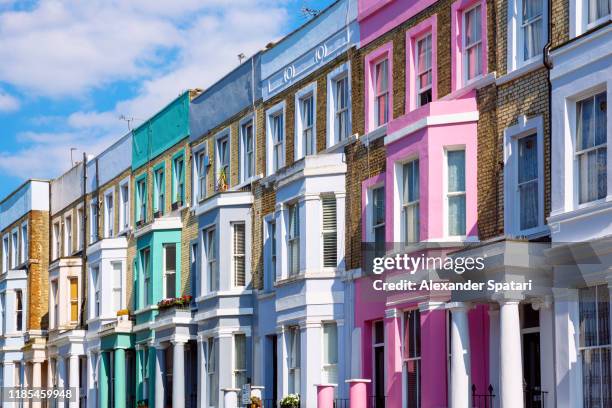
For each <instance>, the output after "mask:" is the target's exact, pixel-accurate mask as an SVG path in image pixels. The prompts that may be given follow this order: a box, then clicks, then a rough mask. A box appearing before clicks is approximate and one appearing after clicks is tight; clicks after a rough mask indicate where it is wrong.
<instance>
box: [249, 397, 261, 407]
mask: <svg viewBox="0 0 612 408" xmlns="http://www.w3.org/2000/svg"><path fill="white" fill-rule="evenodd" d="M262 406H263V405H262V403H261V398H259V397H256V396H254V395H253V396H252V397H251V408H261V407H262Z"/></svg>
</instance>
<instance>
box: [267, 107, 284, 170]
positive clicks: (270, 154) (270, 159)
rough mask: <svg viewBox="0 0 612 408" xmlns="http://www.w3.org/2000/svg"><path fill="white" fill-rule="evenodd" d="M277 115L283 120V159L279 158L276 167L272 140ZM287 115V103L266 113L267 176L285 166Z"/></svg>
mask: <svg viewBox="0 0 612 408" xmlns="http://www.w3.org/2000/svg"><path fill="white" fill-rule="evenodd" d="M276 115H281V116H282V118H283V126H282V130H283V141H282V143H280V145H281V153H282V157H279V158H278V166H277V167H276V168H275V167H274V150H275V144H274V141H273V140H272V137H273V133H272V118H273V117H274V116H276ZM286 116H287V115H286V114H285V102H284V101H283V102H280V103H278V104H276V105H274V106H273V107H271V108H270V109H268V110H267V111H266V175H268V176H269V175H271V174H274V173H275V172H276V171H278V170H279V169H280V168H283V167H284V166H285V143H286V141H287V135H286V133H287V132H286Z"/></svg>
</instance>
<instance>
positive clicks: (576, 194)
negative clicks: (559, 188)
mask: <svg viewBox="0 0 612 408" xmlns="http://www.w3.org/2000/svg"><path fill="white" fill-rule="evenodd" d="M603 92H606V100H609V99H610V92H609V90H607V89H606V86H605V85H603V86H601V85H600V86H597V87H595V88H593V89H591V90H589V91H588V92H584V93H581V94H579V95H576V96H575V97H574V98H572V101H571V103H570V107H569V109H570V121H569V122H570V133H571V135H572V140H571V142H572V143H571V145H570V149H572V150H571V160H572V161H571V163H572V171H573V183H574V186H573V193H572V196H573V200H574V207H575V208H577V209H579V208H586V207H590V206H593V205H598V204H599V203H602V202H604V201H606V199H607V197H610V195H611V194H612V191H611V189H610V186H611V184H612V183H611V178H610V171H611V170H610V169H612V164H611V162H610V152H611V148H612V146H610V144H611V143H610V132H609V129H610V123H608V124H607V130H608V131H607V132H606V133H607V138H606V148H607V150H608V157H607V163H606V164H607V167H608V168H607V173H608V180H607V182H608V184H607V186H606V187H607V197H603V198H600V199H597V200H593V201H588V202H585V203H580V169H579V161H578V155H579V154H578V153H577V152H576V148H575V147H576V146H577V145H578V103H579V102H580V101H583V100H585V99H588V98H592V97H594V96H595V95H598V94H600V93H603ZM607 110H608V112H607V114H608V116H609V113H610V112H609V108H607ZM608 121H609V120H608Z"/></svg>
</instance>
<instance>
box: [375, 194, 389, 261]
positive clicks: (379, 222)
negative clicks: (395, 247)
mask: <svg viewBox="0 0 612 408" xmlns="http://www.w3.org/2000/svg"><path fill="white" fill-rule="evenodd" d="M372 237H373V238H374V255H375V256H382V255H384V253H385V240H386V238H385V188H384V187H383V186H381V187H376V188H374V189H373V190H372Z"/></svg>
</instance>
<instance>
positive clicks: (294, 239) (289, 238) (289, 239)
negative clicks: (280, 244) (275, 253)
mask: <svg viewBox="0 0 612 408" xmlns="http://www.w3.org/2000/svg"><path fill="white" fill-rule="evenodd" d="M292 208H295V211H297V217H296V220H297V221H296V222H297V235H293V234H292V233H291V209H292ZM300 224H301V222H300V203H299V202H298V201H295V202H292V203H288V204H287V222H286V226H287V230H286V245H287V276H288V277H291V276H296V275H299V274H300V269H301V265H300V263H301V256H302V254H301V253H300V252H301V248H300V245H301V236H300V235H301V233H302V231H301V229H302V226H301V225H300ZM293 245H295V246H297V270H295V271H294V270H292V263H293V258H292V255H291V247H292V246H293Z"/></svg>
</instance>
